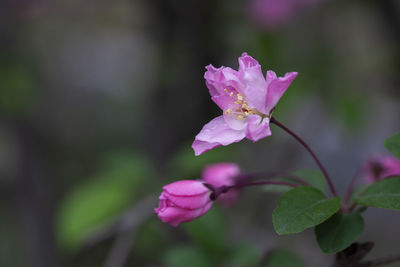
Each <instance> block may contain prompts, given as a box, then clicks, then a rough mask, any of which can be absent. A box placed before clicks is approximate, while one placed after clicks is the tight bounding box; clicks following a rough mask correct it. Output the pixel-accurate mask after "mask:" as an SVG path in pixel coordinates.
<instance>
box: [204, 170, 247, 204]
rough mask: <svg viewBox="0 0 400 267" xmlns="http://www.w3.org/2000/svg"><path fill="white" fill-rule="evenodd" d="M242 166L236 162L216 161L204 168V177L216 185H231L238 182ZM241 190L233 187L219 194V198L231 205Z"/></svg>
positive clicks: (209, 182) (206, 180)
mask: <svg viewBox="0 0 400 267" xmlns="http://www.w3.org/2000/svg"><path fill="white" fill-rule="evenodd" d="M239 174H240V168H239V166H238V165H236V164H234V163H216V164H212V165H209V166H207V167H205V168H204V169H203V174H202V179H203V180H204V181H205V182H206V183H208V184H210V185H212V186H215V187H221V186H231V185H234V184H236V183H237V181H238V175H239ZM238 194H239V190H237V189H231V190H229V191H228V192H227V193H224V194H221V195H219V196H218V198H217V200H218V201H221V202H222V203H225V204H226V205H230V204H232V203H233V202H235V200H236V198H237V197H238Z"/></svg>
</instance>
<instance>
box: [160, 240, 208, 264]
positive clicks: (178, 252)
mask: <svg viewBox="0 0 400 267" xmlns="http://www.w3.org/2000/svg"><path fill="white" fill-rule="evenodd" d="M163 262H164V263H165V265H163V266H168V267H186V266H191V267H208V266H211V262H210V260H209V259H208V258H207V254H205V253H204V252H203V251H201V250H200V249H199V248H196V247H191V246H188V245H178V246H175V247H173V248H172V249H170V250H169V251H168V252H167V253H166V254H165V255H164V257H163Z"/></svg>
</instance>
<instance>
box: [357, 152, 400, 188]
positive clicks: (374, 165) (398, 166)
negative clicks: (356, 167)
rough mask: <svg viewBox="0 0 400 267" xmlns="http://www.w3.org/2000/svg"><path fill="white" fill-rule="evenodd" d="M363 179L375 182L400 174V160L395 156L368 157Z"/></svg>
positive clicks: (363, 168)
mask: <svg viewBox="0 0 400 267" xmlns="http://www.w3.org/2000/svg"><path fill="white" fill-rule="evenodd" d="M362 172H363V176H362V177H363V180H364V181H365V182H366V183H373V182H377V181H379V180H382V179H385V178H388V177H390V176H396V175H400V160H399V159H397V158H395V157H393V156H375V157H371V158H370V159H368V160H367V161H366V162H365V163H364V165H363V167H362Z"/></svg>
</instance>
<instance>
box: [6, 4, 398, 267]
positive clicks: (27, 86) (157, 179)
mask: <svg viewBox="0 0 400 267" xmlns="http://www.w3.org/2000/svg"><path fill="white" fill-rule="evenodd" d="M245 51H246V52H248V53H249V54H250V55H252V56H253V57H254V58H256V59H257V60H258V61H259V62H260V64H261V65H262V67H263V71H264V72H265V71H266V70H267V69H271V70H275V71H276V72H277V74H278V75H280V76H283V74H284V73H285V72H289V71H298V72H299V76H298V77H297V78H296V79H295V81H294V82H293V84H292V86H291V87H290V88H289V89H288V91H287V93H286V94H285V95H284V97H283V98H282V99H281V101H280V102H279V104H278V106H277V109H276V111H275V113H274V114H275V117H276V118H277V119H278V120H280V121H282V122H283V123H285V124H286V125H288V126H289V127H290V128H292V129H293V130H294V131H295V132H297V133H298V134H299V135H300V136H302V137H304V139H305V140H306V141H307V142H309V143H310V145H311V147H313V148H314V149H315V151H316V153H317V154H318V155H320V157H321V159H322V162H323V163H324V164H325V165H326V167H327V169H328V172H330V174H331V176H332V177H333V178H334V183H335V184H336V185H337V187H338V189H339V191H340V192H341V193H343V192H344V191H345V187H346V185H347V184H348V182H349V180H350V179H351V177H352V175H353V173H354V172H355V170H356V169H357V168H358V166H359V165H360V164H361V163H362V162H363V161H364V160H365V159H366V158H367V157H369V156H370V155H372V154H388V152H387V151H386V150H385V149H384V147H383V140H384V139H385V138H387V137H389V136H391V135H392V134H394V133H396V132H399V131H400V122H399V118H400V105H399V103H400V91H399V80H400V75H399V74H400V2H399V1H396V0H385V1H379V0H362V1H361V0H358V1H357V0H232V1H229V2H227V1H222V0H201V1H200V0H192V1H182V0H181V1H179V0H153V1H144V0H142V1H140V0H115V1H104V0H99V1H93V0H92V1H90V0H89V1H76V0H74V1H72V0H69V1H67V0H59V1H46V0H17V1H15V0H2V1H0V237H1V238H0V266H10V267H19V266H21V267H25V266H29V267H31V266H32V267H58V266H60V267H64V266H65V267H67V266H78V267H80V266H82V267H91V266H105V267H111V266H112V267H119V266H173V267H180V266H182V267H183V266H189V265H190V266H194V267H196V266H199V267H201V266H228V267H230V266H238V267H239V266H257V264H258V263H259V262H260V259H262V258H263V257H264V258H265V255H269V254H270V252H271V251H278V252H279V253H275V254H274V255H275V258H279V257H281V258H283V259H285V260H287V261H289V264H290V261H291V260H293V262H299V261H300V262H303V263H304V266H316V267H317V266H329V265H330V264H331V262H332V261H333V255H326V254H323V253H322V252H321V251H320V250H319V248H318V245H317V243H316V240H315V237H314V233H313V231H312V230H307V231H305V232H303V233H300V234H296V235H290V236H279V237H278V235H277V234H276V233H275V232H274V230H273V227H272V222H271V212H272V210H273V209H274V208H275V207H276V205H277V201H278V197H279V195H277V194H272V193H268V192H266V191H265V190H263V189H262V188H249V189H246V190H245V191H244V192H243V194H242V196H241V198H240V201H238V202H237V203H236V204H235V205H233V206H232V207H230V208H224V207H221V206H218V205H215V206H214V207H213V208H212V210H211V212H209V213H208V214H206V215H205V216H203V217H202V218H201V219H199V220H196V221H194V222H191V223H187V224H183V225H182V226H180V227H178V228H173V227H171V226H169V225H167V224H163V223H161V222H160V221H159V220H158V219H157V217H156V215H155V214H154V213H153V208H154V207H156V206H157V197H158V195H159V194H160V193H161V187H162V185H163V184H166V183H170V182H172V181H175V180H179V179H195V178H198V177H200V174H201V170H202V168H203V166H204V165H206V164H210V163H213V162H221V161H232V162H236V163H238V164H240V166H241V168H242V169H243V170H244V171H247V172H252V171H279V170H286V171H295V170H298V169H303V168H315V165H314V162H313V161H312V159H311V158H310V156H309V155H308V154H307V153H306V152H305V151H304V150H303V149H302V148H301V147H300V146H299V145H298V144H297V143H295V142H294V140H292V139H291V138H290V137H289V136H288V135H287V134H286V133H284V132H282V131H281V130H280V129H278V128H276V127H274V126H272V132H273V134H272V136H271V137H268V138H266V139H263V140H261V141H259V142H257V143H251V142H249V141H242V142H240V143H238V144H234V145H231V146H229V147H219V148H217V149H214V150H213V151H210V152H207V153H205V154H203V155H201V156H199V157H195V156H194V153H193V151H192V149H191V143H192V141H193V139H194V136H195V135H196V134H197V133H198V132H199V131H200V129H201V128H202V126H203V125H204V124H205V123H206V122H208V121H210V120H211V119H212V118H214V117H215V116H217V115H219V114H220V112H221V111H220V110H219V108H218V107H217V106H216V105H215V104H214V103H213V102H212V101H211V99H210V96H209V94H208V90H207V88H206V86H205V83H204V78H203V75H204V71H205V69H204V67H205V66H206V65H208V64H213V65H214V66H216V67H219V66H221V65H224V66H230V67H232V68H234V69H237V66H238V63H237V58H238V57H239V56H240V55H241V53H242V52H245ZM365 219H366V228H365V231H364V233H363V235H362V236H361V238H360V240H361V241H374V242H375V243H376V245H375V249H374V250H373V252H372V253H371V255H369V258H375V257H384V256H388V255H392V254H395V253H398V252H399V251H398V241H399V238H400V236H399V235H398V231H397V230H398V225H399V222H400V214H399V213H395V212H389V211H384V210H376V209H369V210H368V211H367V212H366V213H365ZM396 231H397V232H396ZM271 261H273V259H271ZM189 263H190V264H189ZM188 264H189V265H188ZM269 266H273V265H272V263H270V265H269ZM274 266H277V265H274ZM280 266H283V265H280ZM288 266H289V265H288ZM290 266H303V265H301V264H300V263H297V264H296V263H295V265H290ZM393 266H396V265H393Z"/></svg>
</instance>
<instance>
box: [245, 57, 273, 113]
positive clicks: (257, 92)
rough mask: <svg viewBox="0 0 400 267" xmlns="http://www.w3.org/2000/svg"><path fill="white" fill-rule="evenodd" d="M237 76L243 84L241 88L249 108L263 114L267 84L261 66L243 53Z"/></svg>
mask: <svg viewBox="0 0 400 267" xmlns="http://www.w3.org/2000/svg"><path fill="white" fill-rule="evenodd" d="M239 74H240V78H241V80H242V83H243V84H244V87H243V88H242V91H243V94H244V96H245V99H246V101H247V104H248V105H249V106H250V107H251V108H256V109H257V110H258V111H260V112H262V113H265V110H264V109H265V102H264V101H265V97H266V93H267V82H266V81H265V78H264V75H263V73H262V70H261V65H260V64H259V63H258V62H257V60H255V59H254V58H252V57H251V56H249V55H248V54H247V53H243V54H242V56H241V57H240V58H239Z"/></svg>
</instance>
